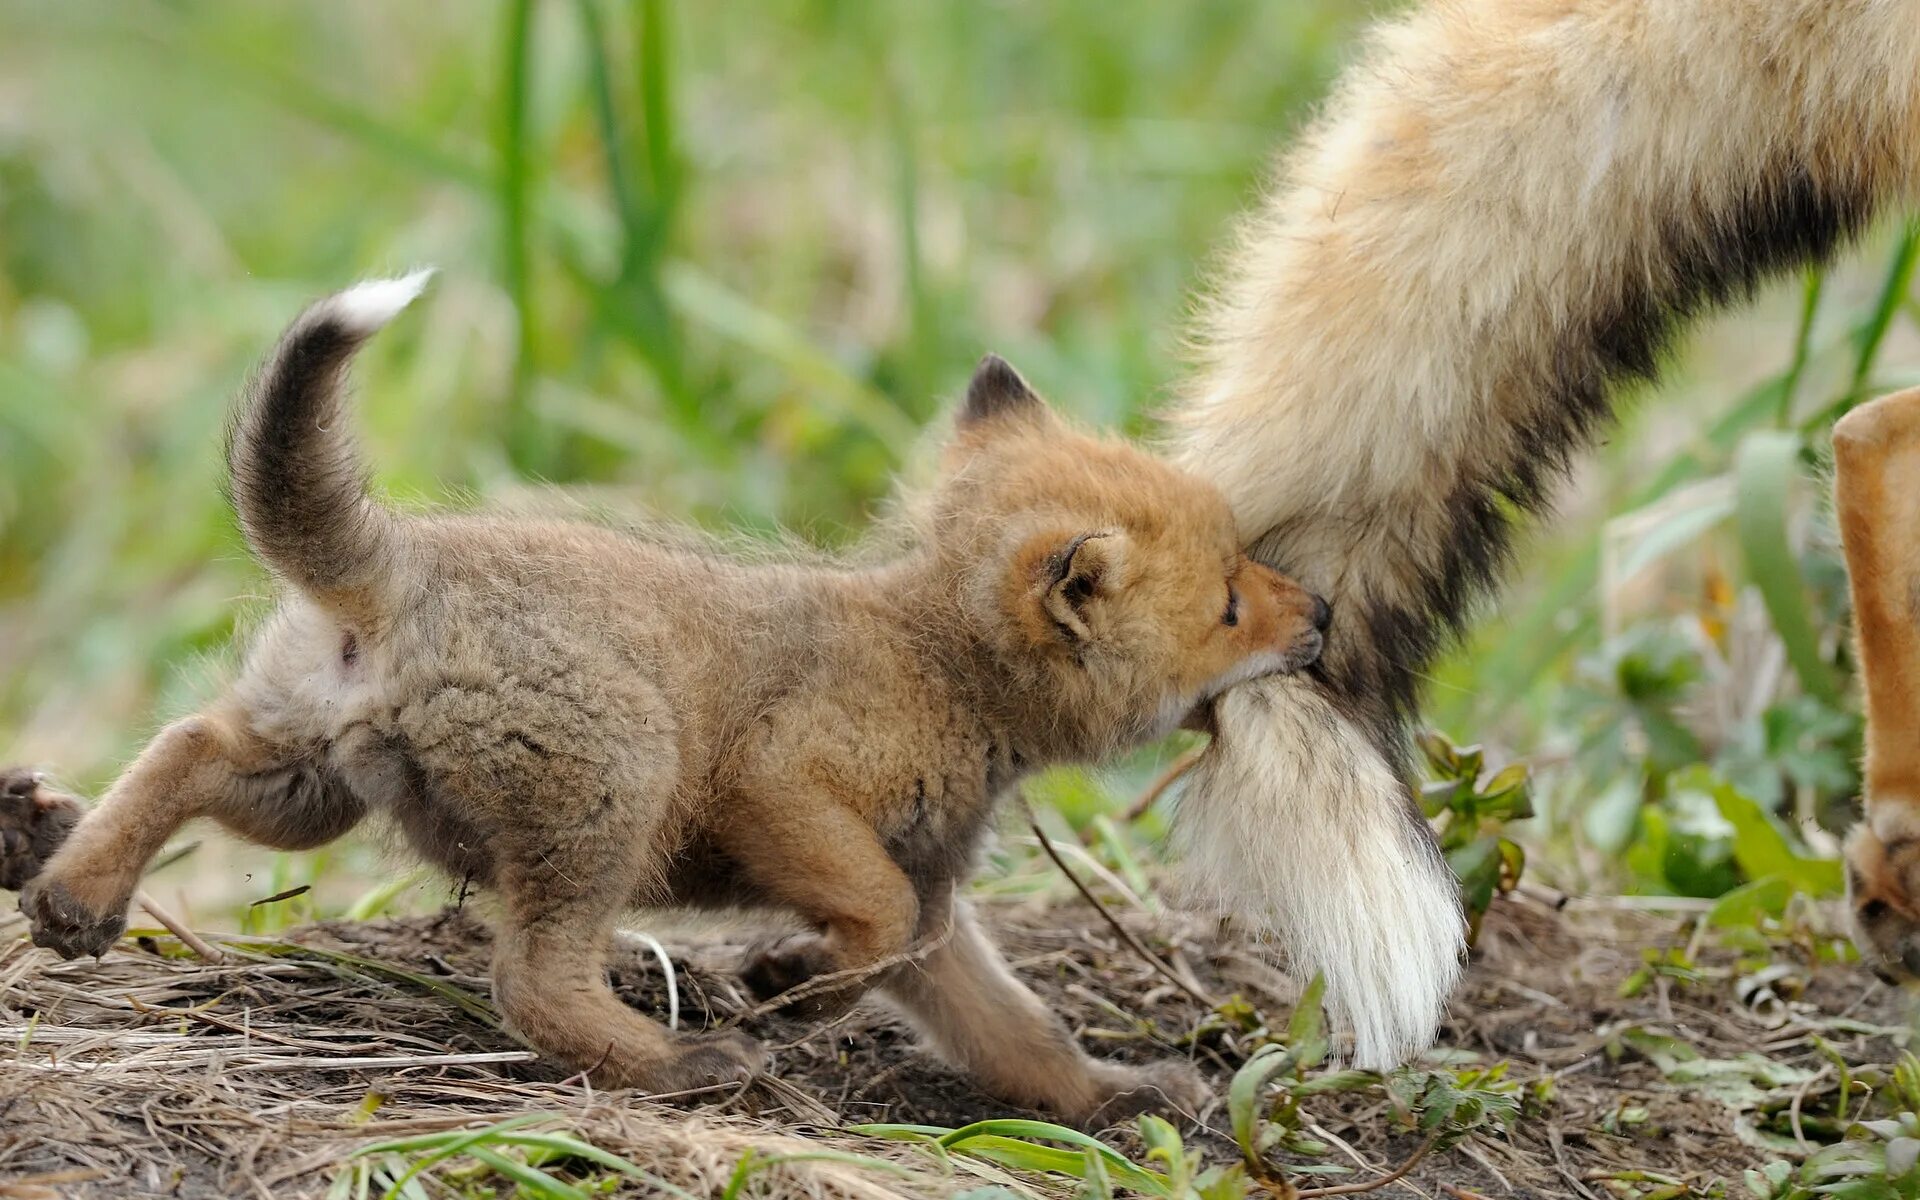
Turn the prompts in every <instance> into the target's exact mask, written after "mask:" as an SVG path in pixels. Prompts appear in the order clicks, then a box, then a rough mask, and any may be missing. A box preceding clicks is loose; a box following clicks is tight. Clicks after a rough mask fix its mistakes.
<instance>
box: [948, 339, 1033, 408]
mask: <svg viewBox="0 0 1920 1200" xmlns="http://www.w3.org/2000/svg"><path fill="white" fill-rule="evenodd" d="M1040 403H1041V400H1040V397H1039V396H1038V395H1037V394H1036V393H1035V392H1034V390H1033V389H1032V388H1030V387H1028V386H1027V381H1026V380H1025V379H1022V378H1021V377H1020V372H1018V371H1016V370H1014V369H1013V366H1012V364H1011V363H1009V362H1007V360H1006V359H1004V358H1001V357H1000V356H999V355H998V354H989V355H987V356H986V357H985V358H983V359H981V360H980V365H979V366H977V367H975V368H974V369H973V379H972V380H970V381H969V382H968V384H967V399H966V403H965V404H963V405H962V406H961V408H960V419H961V420H962V421H963V422H972V421H983V420H986V419H987V418H989V417H998V416H1001V415H1003V414H1006V413H1018V412H1026V411H1028V410H1030V409H1033V408H1036V407H1038V406H1039V405H1040Z"/></svg>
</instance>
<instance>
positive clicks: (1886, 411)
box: [1833, 388, 1920, 979]
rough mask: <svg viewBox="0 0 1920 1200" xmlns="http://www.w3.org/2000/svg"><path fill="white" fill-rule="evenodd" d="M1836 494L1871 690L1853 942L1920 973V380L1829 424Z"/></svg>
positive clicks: (1850, 894) (1853, 849) (1881, 967)
mask: <svg viewBox="0 0 1920 1200" xmlns="http://www.w3.org/2000/svg"><path fill="white" fill-rule="evenodd" d="M1833 465H1834V481H1833V497H1834V510H1835V515H1836V516H1837V517H1838V518H1839V521H1840V536H1841V540H1842V542H1843V543H1844V545H1845V547H1846V556H1847V575H1848V579H1849V587H1850V588H1851V589H1852V593H1853V624H1854V636H1855V638H1856V642H1855V645H1856V647H1857V654H1856V658H1857V660H1858V662H1859V664H1860V675H1861V678H1862V680H1863V682H1864V684H1865V694H1866V716H1867V730H1866V747H1867V754H1866V769H1865V779H1864V781H1863V783H1864V786H1863V788H1862V793H1863V799H1864V802H1865V806H1866V814H1865V819H1864V820H1862V821H1861V822H1860V824H1859V825H1858V826H1856V827H1855V828H1854V830H1853V832H1852V834H1851V835H1849V836H1848V838H1847V901H1848V906H1849V908H1850V909H1851V910H1852V912H1853V917H1854V940H1855V942H1856V943H1858V945H1859V947H1860V951H1861V954H1862V955H1863V956H1864V957H1865V958H1866V960H1867V961H1868V963H1869V964H1871V965H1872V966H1873V967H1874V969H1875V970H1877V971H1879V972H1880V973H1881V974H1882V975H1883V976H1886V977H1887V978H1890V979H1915V978H1920V388H1915V389H1912V390H1910V391H1905V392H1900V393H1897V394H1895V395H1892V396H1887V397H1884V398H1882V399H1880V400H1876V401H1874V402H1873V403H1871V404H1864V405H1862V406H1860V407H1859V408H1856V409H1854V410H1853V411H1852V412H1850V413H1848V414H1847V415H1846V416H1845V417H1843V418H1842V419H1841V420H1840V422H1839V423H1838V424H1836V425H1835V426H1834V429H1833Z"/></svg>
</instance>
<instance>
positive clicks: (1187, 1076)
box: [1072, 1059, 1213, 1129]
mask: <svg viewBox="0 0 1920 1200" xmlns="http://www.w3.org/2000/svg"><path fill="white" fill-rule="evenodd" d="M1094 1080H1095V1082H1096V1083H1097V1085H1098V1086H1099V1088H1100V1090H1101V1092H1102V1093H1104V1094H1103V1095H1102V1096H1100V1097H1099V1098H1098V1100H1097V1102H1096V1103H1095V1105H1094V1107H1093V1108H1092V1109H1090V1110H1089V1111H1087V1112H1084V1113H1076V1114H1072V1115H1074V1116H1077V1117H1078V1118H1079V1120H1080V1123H1081V1124H1082V1125H1083V1126H1085V1127H1086V1128H1088V1129H1105V1128H1106V1127H1108V1126H1110V1125H1123V1124H1126V1123H1128V1122H1130V1121H1132V1120H1133V1119H1134V1118H1135V1117H1138V1116H1139V1115H1141V1114H1142V1113H1159V1114H1161V1115H1162V1116H1167V1117H1173V1118H1176V1119H1177V1118H1180V1117H1195V1116H1198V1115H1199V1112H1200V1110H1201V1109H1202V1108H1204V1107H1206V1104H1207V1101H1208V1100H1209V1099H1211V1098H1212V1094H1213V1089H1212V1088H1210V1087H1208V1086H1207V1081H1206V1078H1205V1077H1204V1076H1202V1075H1201V1074H1200V1072H1199V1071H1197V1070H1195V1069H1194V1067H1193V1064H1192V1063H1188V1062H1184V1061H1181V1060H1178V1059H1169V1060H1167V1061H1165V1062H1156V1063H1147V1064H1145V1065H1142V1066H1122V1065H1121V1064H1119V1063H1102V1064H1101V1065H1100V1067H1099V1069H1098V1070H1097V1071H1096V1072H1095V1073H1094Z"/></svg>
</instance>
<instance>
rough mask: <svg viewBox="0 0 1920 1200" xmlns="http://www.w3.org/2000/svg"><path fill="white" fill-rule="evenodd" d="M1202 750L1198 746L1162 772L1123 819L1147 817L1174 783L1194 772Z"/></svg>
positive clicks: (1128, 809) (1136, 819)
mask: <svg viewBox="0 0 1920 1200" xmlns="http://www.w3.org/2000/svg"><path fill="white" fill-rule="evenodd" d="M1202 749H1203V747H1198V746H1196V747H1194V748H1193V749H1192V750H1189V751H1187V752H1186V753H1185V754H1182V755H1181V756H1180V757H1179V758H1176V759H1174V760H1173V762H1172V763H1170V764H1169V765H1168V766H1167V769H1166V770H1164V771H1162V772H1160V777H1159V778H1158V779H1155V780H1154V781H1153V782H1152V783H1150V784H1148V785H1147V790H1146V791H1144V792H1141V793H1140V798H1139V799H1137V800H1135V801H1134V802H1133V803H1132V804H1129V805H1128V806H1127V812H1126V816H1125V817H1124V818H1122V819H1123V820H1127V821H1138V820H1139V819H1140V818H1141V817H1144V816H1146V815H1147V810H1148V809H1150V808H1152V807H1153V806H1154V803H1155V802H1156V801H1157V800H1159V799H1160V797H1161V796H1164V795H1165V794H1166V791H1167V789H1168V788H1170V787H1172V786H1173V785H1174V782H1175V781H1176V780H1178V779H1179V778H1180V777H1181V776H1182V775H1185V774H1186V773H1187V772H1188V771H1190V770H1192V769H1193V764H1194V763H1197V762H1199V761H1200V752H1201V750H1202Z"/></svg>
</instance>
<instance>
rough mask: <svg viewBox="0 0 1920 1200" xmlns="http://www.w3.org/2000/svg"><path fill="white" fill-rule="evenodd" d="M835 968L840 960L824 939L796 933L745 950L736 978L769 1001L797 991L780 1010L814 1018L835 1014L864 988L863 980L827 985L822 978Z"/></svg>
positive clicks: (755, 996) (834, 970) (838, 967)
mask: <svg viewBox="0 0 1920 1200" xmlns="http://www.w3.org/2000/svg"><path fill="white" fill-rule="evenodd" d="M839 970H840V963H839V961H838V960H837V959H836V958H835V957H834V954H833V951H831V950H829V949H828V948H827V944H826V942H825V940H824V939H822V938H820V937H818V936H816V935H814V934H811V933H796V934H789V935H787V936H785V937H780V938H775V939H773V940H772V941H766V942H761V943H759V944H758V945H755V946H754V947H753V948H752V949H750V950H748V951H747V957H746V961H745V962H744V963H743V964H742V965H741V967H740V980H741V982H742V983H745V984H746V985H747V990H748V991H750V992H752V993H753V995H754V998H755V999H756V1000H772V999H775V998H777V997H780V996H784V995H786V994H787V993H788V992H794V991H796V990H797V992H798V994H797V995H795V996H794V997H793V999H791V1000H789V1001H788V1002H786V1003H785V1004H782V1005H781V1006H780V1007H781V1011H783V1012H786V1013H788V1014H790V1015H793V1016H796V1017H802V1018H805V1019H807V1020H815V1021H818V1020H825V1019H827V1018H829V1017H836V1016H839V1015H840V1014H841V1013H843V1012H845V1011H846V1010H847V1009H848V1008H850V1007H852V1005H853V1002H854V1001H855V1000H858V999H859V998H860V995H861V993H862V992H864V991H865V990H866V983H865V982H864V981H863V980H858V979H852V980H848V981H847V982H845V983H840V984H827V983H826V982H825V981H824V979H822V977H823V976H828V975H832V974H834V973H835V972H836V971H839ZM816 981H819V982H816Z"/></svg>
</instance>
